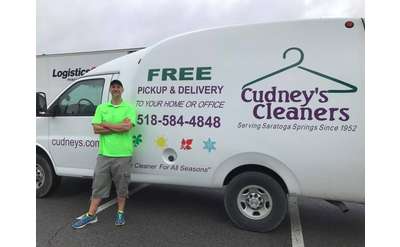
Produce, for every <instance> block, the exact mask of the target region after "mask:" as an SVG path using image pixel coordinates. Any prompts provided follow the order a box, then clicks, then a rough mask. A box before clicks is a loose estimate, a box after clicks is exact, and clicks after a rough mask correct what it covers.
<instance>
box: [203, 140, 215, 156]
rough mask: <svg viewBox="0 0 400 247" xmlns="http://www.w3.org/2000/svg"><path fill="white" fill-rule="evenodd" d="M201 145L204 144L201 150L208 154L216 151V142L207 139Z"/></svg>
mask: <svg viewBox="0 0 400 247" xmlns="http://www.w3.org/2000/svg"><path fill="white" fill-rule="evenodd" d="M203 143H204V147H203V149H206V150H208V152H209V153H211V151H212V150H217V149H216V148H215V144H216V143H217V142H215V141H212V140H211V138H208V140H207V141H203Z"/></svg>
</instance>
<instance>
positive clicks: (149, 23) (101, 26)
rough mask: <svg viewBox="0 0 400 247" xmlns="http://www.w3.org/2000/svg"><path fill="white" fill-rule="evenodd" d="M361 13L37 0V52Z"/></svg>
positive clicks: (282, 4)
mask: <svg viewBox="0 0 400 247" xmlns="http://www.w3.org/2000/svg"><path fill="white" fill-rule="evenodd" d="M321 17H364V0H85V1H80V0H37V22H36V27H37V29H36V33H37V36H36V53H37V54H44V53H45V54H51V53H63V52H77V51H94V50H108V49H120V48H134V47H146V46H150V45H152V44H154V43H156V42H158V41H160V40H162V39H164V38H167V37H169V36H172V35H175V34H179V33H183V32H187V31H193V30H197V29H203V28H210V27H216V26H225V25H233V24H250V23H259V22H271V21H280V20H295V19H305V18H321Z"/></svg>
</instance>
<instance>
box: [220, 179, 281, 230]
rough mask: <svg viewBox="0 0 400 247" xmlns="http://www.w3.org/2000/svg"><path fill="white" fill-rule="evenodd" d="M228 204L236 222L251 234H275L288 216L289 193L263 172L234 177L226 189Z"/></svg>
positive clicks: (227, 209) (227, 208)
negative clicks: (271, 232)
mask: <svg viewBox="0 0 400 247" xmlns="http://www.w3.org/2000/svg"><path fill="white" fill-rule="evenodd" d="M240 195H242V196H240ZM239 196H240V197H239ZM224 202H225V210H226V212H227V214H228V216H229V218H230V219H231V220H232V222H233V223H234V224H235V225H236V226H237V227H239V228H241V229H244V230H247V231H254V232H269V231H272V230H273V229H275V228H276V227H278V226H279V225H280V224H281V222H282V221H283V219H284V218H285V216H286V213H287V197H286V193H285V191H284V190H283V188H282V187H281V185H280V184H279V183H278V182H277V181H276V180H275V179H273V178H272V177H270V176H269V175H267V174H264V173H261V172H244V173H242V174H239V175H237V176H236V177H234V178H233V179H232V180H231V182H230V183H229V184H228V186H227V188H226V191H225V200H224Z"/></svg>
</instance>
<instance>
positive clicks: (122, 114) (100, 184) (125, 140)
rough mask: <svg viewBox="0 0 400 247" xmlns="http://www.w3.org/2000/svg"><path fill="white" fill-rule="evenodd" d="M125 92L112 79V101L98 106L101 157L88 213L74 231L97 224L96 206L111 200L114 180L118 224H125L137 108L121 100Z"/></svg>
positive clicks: (96, 128)
mask: <svg viewBox="0 0 400 247" xmlns="http://www.w3.org/2000/svg"><path fill="white" fill-rule="evenodd" d="M123 91H124V88H123V86H122V83H121V82H120V81H118V80H113V81H112V82H111V83H110V93H111V95H112V99H111V102H108V103H105V104H101V105H99V106H98V107H97V109H96V113H95V115H94V118H93V120H92V124H93V129H94V132H95V133H96V134H99V135H100V137H99V140H100V143H99V155H98V157H97V163H96V168H95V171H94V178H93V185H92V197H91V202H90V207H89V211H88V212H87V213H86V214H84V215H83V216H82V217H80V218H79V219H77V220H75V222H73V224H72V228H74V229H79V228H82V227H85V226H86V225H88V224H92V223H96V222H97V216H96V211H97V207H98V206H99V204H100V202H101V200H102V199H103V198H107V197H109V195H110V189H111V183H112V181H114V184H115V187H116V190H117V202H118V212H117V215H116V218H115V225H117V226H122V225H124V224H125V217H124V208H125V201H126V198H127V197H128V185H129V180H130V168H131V159H132V154H133V144H132V134H131V131H130V130H131V128H132V127H133V126H135V125H136V109H135V108H134V107H133V106H132V105H130V104H128V103H126V102H125V101H123V100H122V97H121V95H122V93H123Z"/></svg>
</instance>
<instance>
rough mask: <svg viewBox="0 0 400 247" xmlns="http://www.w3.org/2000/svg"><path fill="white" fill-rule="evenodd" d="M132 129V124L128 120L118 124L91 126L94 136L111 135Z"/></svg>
mask: <svg viewBox="0 0 400 247" xmlns="http://www.w3.org/2000/svg"><path fill="white" fill-rule="evenodd" d="M131 128H132V122H131V120H130V119H129V118H125V119H124V121H122V122H121V123H119V124H110V123H101V124H93V130H94V133H95V134H112V133H121V132H126V131H129V130H130V129H131Z"/></svg>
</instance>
